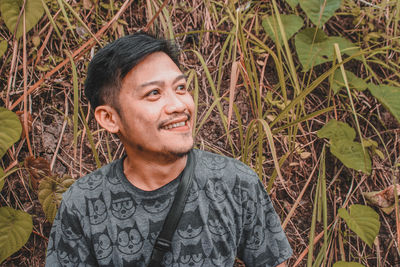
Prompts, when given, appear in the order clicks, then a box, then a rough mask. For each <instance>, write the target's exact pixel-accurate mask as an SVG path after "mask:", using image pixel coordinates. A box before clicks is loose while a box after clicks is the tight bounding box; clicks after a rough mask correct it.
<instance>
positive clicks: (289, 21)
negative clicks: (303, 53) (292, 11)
mask: <svg viewBox="0 0 400 267" xmlns="http://www.w3.org/2000/svg"><path fill="white" fill-rule="evenodd" d="M280 17H281V21H282V24H283V28H284V29H285V34H286V39H287V40H289V39H290V38H291V37H292V36H293V35H294V34H295V33H296V32H298V31H299V30H300V29H301V27H303V25H304V23H303V20H302V19H301V18H300V17H299V16H296V15H280ZM262 26H263V27H264V30H265V32H266V33H268V35H269V36H270V37H271V38H272V40H273V41H274V42H275V43H276V38H275V37H276V35H275V31H276V33H277V34H278V39H279V43H280V44H283V41H282V34H281V31H280V29H279V24H278V21H277V19H276V17H275V16H266V17H264V19H263V21H262Z"/></svg>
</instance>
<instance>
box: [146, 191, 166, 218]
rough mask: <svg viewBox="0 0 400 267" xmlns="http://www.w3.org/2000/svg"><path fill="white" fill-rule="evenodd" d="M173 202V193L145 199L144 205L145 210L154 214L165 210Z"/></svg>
mask: <svg viewBox="0 0 400 267" xmlns="http://www.w3.org/2000/svg"><path fill="white" fill-rule="evenodd" d="M171 202H172V196H171V195H165V196H161V197H158V198H156V199H144V200H143V201H142V205H143V208H144V210H145V211H147V212H148V213H152V214H157V213H160V212H163V211H165V210H166V209H167V208H168V207H169V205H170V204H171Z"/></svg>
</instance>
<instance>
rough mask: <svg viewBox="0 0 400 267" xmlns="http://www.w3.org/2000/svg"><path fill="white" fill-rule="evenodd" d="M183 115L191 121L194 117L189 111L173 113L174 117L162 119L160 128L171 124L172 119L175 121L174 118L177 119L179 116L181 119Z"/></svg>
mask: <svg viewBox="0 0 400 267" xmlns="http://www.w3.org/2000/svg"><path fill="white" fill-rule="evenodd" d="M183 116H185V117H186V119H187V120H188V121H189V120H190V118H191V117H192V116H190V114H189V113H186V112H184V113H180V114H176V115H173V116H172V117H170V118H168V119H166V120H163V121H161V122H160V123H159V124H158V129H161V128H162V127H164V126H165V125H167V124H169V123H170V122H171V121H174V120H175V119H177V118H179V119H181V118H182V117H183Z"/></svg>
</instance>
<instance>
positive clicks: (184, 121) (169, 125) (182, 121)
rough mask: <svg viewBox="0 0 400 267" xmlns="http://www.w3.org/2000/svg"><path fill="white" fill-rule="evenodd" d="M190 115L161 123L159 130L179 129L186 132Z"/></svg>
mask: <svg viewBox="0 0 400 267" xmlns="http://www.w3.org/2000/svg"><path fill="white" fill-rule="evenodd" d="M189 120H190V115H187V114H185V116H184V117H179V118H175V119H172V120H168V121H167V122H164V123H161V126H160V129H162V130H173V129H176V130H178V129H181V130H187V129H188V128H189Z"/></svg>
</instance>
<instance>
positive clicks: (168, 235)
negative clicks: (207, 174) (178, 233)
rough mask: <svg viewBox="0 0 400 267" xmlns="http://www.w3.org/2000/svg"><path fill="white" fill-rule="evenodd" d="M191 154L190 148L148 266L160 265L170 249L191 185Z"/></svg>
mask: <svg viewBox="0 0 400 267" xmlns="http://www.w3.org/2000/svg"><path fill="white" fill-rule="evenodd" d="M193 154H194V152H193V150H191V151H190V152H189V154H188V158H187V163H186V167H185V169H184V170H183V173H182V177H181V181H180V182H179V186H178V190H177V192H176V195H175V198H174V201H173V202H172V206H171V209H170V210H169V212H168V214H167V217H166V218H165V221H164V224H163V228H162V229H161V232H160V234H159V235H158V237H157V239H156V241H155V243H154V247H153V251H152V253H151V257H150V262H149V265H148V267H158V266H161V261H162V259H163V258H164V254H165V253H166V252H167V251H169V250H170V249H171V240H172V236H173V235H174V233H175V230H176V227H177V226H178V222H179V220H180V218H181V215H182V212H183V208H184V207H185V204H186V199H187V197H188V195H189V194H188V193H189V189H190V187H191V185H192V180H193V173H194V166H195V162H194V158H195V157H194V155H193Z"/></svg>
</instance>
